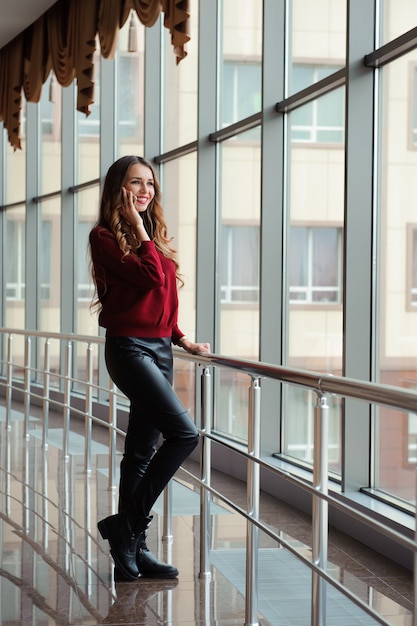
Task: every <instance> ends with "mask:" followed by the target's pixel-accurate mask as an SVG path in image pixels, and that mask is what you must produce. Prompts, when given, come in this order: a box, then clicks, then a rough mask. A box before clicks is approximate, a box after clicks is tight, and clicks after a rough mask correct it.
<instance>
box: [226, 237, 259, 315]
mask: <svg viewBox="0 0 417 626" xmlns="http://www.w3.org/2000/svg"><path fill="white" fill-rule="evenodd" d="M220 285H221V301H222V303H233V304H237V303H240V304H242V303H245V304H246V303H248V302H255V303H256V302H258V297H259V227H258V226H222V232H221V249H220Z"/></svg>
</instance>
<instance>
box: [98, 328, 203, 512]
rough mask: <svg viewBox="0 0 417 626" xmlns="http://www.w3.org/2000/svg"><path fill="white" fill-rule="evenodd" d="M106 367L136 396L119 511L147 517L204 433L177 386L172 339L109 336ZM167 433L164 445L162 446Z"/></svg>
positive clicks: (132, 400) (119, 384)
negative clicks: (196, 423) (176, 388)
mask: <svg viewBox="0 0 417 626" xmlns="http://www.w3.org/2000/svg"><path fill="white" fill-rule="evenodd" d="M105 357H106V365H107V369H108V371H109V374H110V376H111V378H112V380H113V382H114V383H115V384H116V385H117V387H118V388H119V389H120V391H122V392H123V393H124V394H125V395H126V396H127V397H128V398H129V400H130V415H129V424H128V429H127V433H126V440H125V451H124V455H123V459H122V462H121V464H120V486H119V511H124V512H127V513H129V514H130V515H132V514H133V515H138V516H142V517H147V516H148V515H149V512H150V510H151V508H152V506H153V504H154V503H155V501H156V499H157V498H158V496H159V494H160V493H161V492H162V491H163V489H164V487H165V485H166V484H167V483H168V482H169V480H170V479H171V478H172V476H173V475H174V474H175V472H176V471H177V469H178V467H179V466H180V465H181V463H183V461H184V460H185V459H186V458H187V457H188V456H189V454H190V453H191V452H192V451H193V449H194V448H195V447H196V445H197V443H198V431H197V429H196V427H195V425H194V423H193V421H192V419H191V418H190V416H189V415H188V413H187V411H186V410H185V408H184V407H183V405H182V404H181V402H180V400H179V398H178V397H177V395H176V394H175V392H174V390H173V388H172V378H173V359H172V348H171V340H170V339H169V338H162V339H143V338H137V337H108V338H107V339H106V349H105ZM161 434H162V438H163V442H162V445H161V446H160V447H159V448H158V449H157V451H156V452H155V450H156V447H157V444H158V440H159V438H160V435H161Z"/></svg>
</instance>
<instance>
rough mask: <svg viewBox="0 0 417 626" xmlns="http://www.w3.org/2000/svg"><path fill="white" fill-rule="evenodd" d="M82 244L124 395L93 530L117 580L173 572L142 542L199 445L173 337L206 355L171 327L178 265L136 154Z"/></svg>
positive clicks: (148, 174)
mask: <svg viewBox="0 0 417 626" xmlns="http://www.w3.org/2000/svg"><path fill="white" fill-rule="evenodd" d="M90 251H91V258H92V266H93V277H94V282H95V285H96V291H97V298H98V304H99V307H100V312H99V323H100V325H101V326H103V327H104V328H105V329H106V346H105V358H106V365H107V369H108V372H109V375H110V377H111V378H112V380H113V381H114V383H115V384H116V386H117V387H118V388H119V389H120V390H121V391H122V392H123V393H124V394H125V395H126V396H127V397H128V398H129V400H130V414H129V424H128V428H127V433H126V440H125V450H124V455H123V459H122V461H121V464H120V485H119V509H118V511H119V512H118V513H116V514H115V515H111V516H109V517H107V518H105V519H103V520H101V521H100V522H99V523H98V529H99V531H100V534H101V536H102V537H103V539H108V541H109V543H110V548H111V554H112V557H113V560H114V563H115V567H116V570H115V578H116V579H117V580H135V579H137V578H138V576H141V575H142V576H148V577H154V578H174V577H176V576H177V575H178V571H177V569H176V568H175V567H174V566H173V565H168V564H165V563H160V562H159V561H157V560H156V558H155V557H154V556H153V555H152V553H151V552H150V551H149V550H148V548H147V546H146V529H147V528H148V526H149V524H150V522H151V520H152V517H151V516H150V511H151V509H152V506H153V504H154V503H155V501H156V499H157V498H158V496H159V494H160V493H161V492H162V491H163V489H164V487H165V486H166V484H167V483H168V481H169V480H170V479H171V478H172V476H173V475H174V474H175V472H176V471H177V469H178V467H179V466H180V465H181V463H182V462H183V461H184V460H185V459H186V458H187V457H188V456H189V454H190V453H191V452H192V450H193V449H194V448H195V446H196V445H197V443H198V432H197V429H196V427H195V425H194V423H193V421H192V420H191V418H190V416H189V415H188V413H187V411H186V410H185V408H184V407H183V405H182V404H181V402H180V400H179V399H178V397H177V396H176V394H175V392H174V390H173V388H172V380H173V358H172V343H174V344H177V345H180V346H181V347H182V348H184V349H185V350H186V351H187V352H190V353H193V354H200V353H201V354H202V353H208V352H209V351H210V346H209V344H208V343H193V342H192V341H190V340H189V339H187V337H185V335H184V333H183V332H182V331H181V330H180V329H179V327H178V324H177V316H178V293H177V283H178V281H180V282H181V279H180V277H179V273H178V262H177V260H176V255H175V251H174V250H173V249H172V248H171V246H170V240H169V239H168V234H167V226H166V223H165V219H164V214H163V209H162V206H161V192H160V187H159V183H158V181H157V178H156V176H155V172H154V171H153V168H152V166H151V164H150V163H148V162H147V161H145V160H144V159H143V158H141V157H137V156H125V157H122V158H120V159H118V160H117V161H116V162H115V163H113V165H112V166H111V167H110V169H109V170H108V172H107V175H106V179H105V182H104V188H103V194H102V198H101V205H100V216H99V220H98V223H97V225H96V226H95V227H94V228H93V229H92V231H91V233H90ZM161 433H162V437H163V443H162V445H161V446H160V447H159V448H157V443H158V440H159V438H160V434H161ZM155 450H156V451H155Z"/></svg>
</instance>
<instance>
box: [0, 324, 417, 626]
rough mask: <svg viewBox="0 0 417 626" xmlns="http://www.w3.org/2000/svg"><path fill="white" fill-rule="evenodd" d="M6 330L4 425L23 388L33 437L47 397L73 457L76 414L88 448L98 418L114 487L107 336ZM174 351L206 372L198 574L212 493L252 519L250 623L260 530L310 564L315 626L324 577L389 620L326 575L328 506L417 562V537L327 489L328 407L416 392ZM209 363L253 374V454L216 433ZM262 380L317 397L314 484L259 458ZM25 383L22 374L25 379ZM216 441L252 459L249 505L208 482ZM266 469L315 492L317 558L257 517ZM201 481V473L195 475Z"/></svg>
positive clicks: (205, 557) (408, 398) (406, 403)
mask: <svg viewBox="0 0 417 626" xmlns="http://www.w3.org/2000/svg"><path fill="white" fill-rule="evenodd" d="M0 335H3V336H4V337H5V338H6V339H7V343H5V344H3V346H5V345H7V350H5V353H6V358H3V361H2V362H0V364H1V363H2V364H3V369H4V371H5V376H4V377H3V380H4V382H3V381H2V379H1V378H0V386H2V385H3V386H5V388H6V391H5V397H6V428H8V429H10V421H9V417H8V416H9V413H10V411H11V400H12V393H13V391H14V390H17V389H19V391H23V398H24V406H25V411H24V412H25V430H24V432H25V435H26V436H28V420H29V408H30V401H31V398H35V397H36V398H37V399H38V400H39V399H40V398H42V406H43V409H44V412H45V415H44V431H45V429H46V430H47V428H48V412H49V406H50V405H52V404H55V406H57V407H59V408H61V409H62V410H63V415H64V429H63V431H64V434H63V437H64V441H63V448H64V454H65V455H66V456H67V455H68V438H69V430H70V416H71V415H72V414H75V415H77V414H78V415H83V416H84V418H85V420H86V421H85V437H86V444H87V445H86V447H87V448H88V447H89V446H90V445H91V425H92V423H93V422H97V423H100V424H101V425H103V426H106V427H107V428H108V429H109V448H110V455H109V488H114V486H115V462H116V435H117V434H123V433H122V431H121V430H120V429H118V428H117V425H116V412H117V403H118V401H119V400H120V399H121V398H122V395H121V394H120V393H119V392H118V391H117V389H116V388H115V387H114V386H113V384H112V383H111V381H110V383H109V387H108V388H102V387H100V386H99V385H98V384H94V383H93V379H92V378H93V376H92V367H93V366H92V345H93V344H97V345H103V344H104V341H105V340H104V338H103V337H92V336H87V335H77V334H73V333H67V334H65V333H45V332H43V331H28V330H20V329H13V328H0ZM15 335H21V336H24V337H25V346H24V355H20V356H22V357H23V364H22V365H19V367H20V369H21V370H22V371H23V377H22V379H21V382H22V383H23V389H22V387H21V386H20V387H19V385H18V384H17V383H16V381H15V376H14V372H15V363H14V362H13V350H14V342H13V337H14V336H15ZM34 337H38V338H41V339H44V340H45V345H44V359H43V368H44V369H41V370H37V369H36V368H34V367H32V365H31V360H32V356H33V354H34V350H33V346H32V345H31V340H32V338H34ZM53 339H56V340H58V341H59V342H60V351H61V350H62V352H63V355H61V356H62V357H63V358H60V363H62V364H63V369H64V371H63V372H59V373H57V374H55V373H54V376H55V377H56V378H58V379H59V380H60V383H61V391H62V395H63V402H59V401H57V400H52V399H51V398H50V389H51V384H50V352H51V349H50V341H51V340H53ZM75 342H78V343H83V344H86V368H85V370H86V379H87V380H85V381H77V380H76V379H75V378H73V375H72V371H73V367H72V364H73V359H74V353H75V352H76V351H75V350H74V349H73V344H74V343H75ZM174 356H175V357H176V358H178V359H181V360H184V361H188V362H191V363H194V364H196V365H200V366H202V375H201V394H200V395H201V407H200V414H201V415H200V417H201V419H200V421H201V427H200V434H201V438H200V440H201V446H202V448H201V455H200V478H199V479H197V480H198V482H199V484H200V490H201V500H200V502H201V506H200V513H201V515H200V576H201V577H204V578H206V579H209V577H210V562H209V547H210V501H209V496H210V494H211V495H214V496H216V497H217V498H219V499H220V500H222V501H224V502H225V503H226V504H228V505H229V506H230V507H231V508H232V509H234V510H235V511H237V512H239V513H240V514H242V515H243V516H244V517H245V518H246V520H247V541H246V547H247V550H246V554H247V562H246V611H245V618H246V621H245V626H254V625H256V624H257V623H258V622H257V600H258V598H257V557H258V531H259V530H262V531H263V532H265V533H267V534H268V535H269V536H271V537H272V538H273V539H275V540H276V541H277V542H278V543H279V544H280V545H282V546H283V547H285V548H286V549H288V550H289V551H290V552H292V553H293V554H294V555H295V556H297V558H298V559H299V560H301V561H302V562H303V563H305V564H306V565H307V566H308V567H309V568H310V569H311V571H312V607H311V624H312V626H323V625H324V624H325V613H326V589H325V586H324V582H327V583H330V584H331V585H333V586H334V587H335V588H337V589H338V590H339V591H341V592H342V593H343V594H344V595H346V596H347V597H348V598H350V599H351V600H352V601H353V602H355V603H356V604H357V605H358V606H359V607H360V608H362V609H363V610H364V611H365V612H366V613H368V614H369V615H371V616H372V617H373V618H374V619H375V620H376V621H377V622H378V623H380V624H385V625H388V622H386V621H385V619H384V618H382V617H381V616H380V615H379V614H378V613H376V611H375V610H373V609H372V608H370V607H369V606H368V605H366V604H365V603H364V602H362V601H361V600H360V599H359V598H357V597H355V596H354V594H352V593H351V592H350V591H349V590H347V589H345V588H344V587H343V586H342V585H340V583H338V582H337V581H335V580H334V579H332V578H331V577H330V576H329V575H328V574H327V572H326V565H327V543H328V535H327V533H328V530H327V526H328V505H329V503H331V504H332V506H335V507H337V508H339V509H340V510H342V511H343V512H344V513H345V514H346V515H349V516H352V517H353V518H355V519H359V520H360V521H361V522H364V523H365V524H368V525H369V526H372V527H373V528H374V529H375V530H377V531H378V532H381V533H382V534H384V535H385V536H389V537H390V538H391V539H392V540H394V541H397V542H398V543H399V544H400V545H402V546H403V547H406V548H407V549H409V550H411V551H412V552H413V553H414V563H415V564H416V562H417V561H416V558H417V557H416V555H417V541H416V537H415V538H414V540H411V539H408V538H407V537H405V536H403V535H401V534H400V533H398V532H396V531H394V530H393V529H391V528H389V527H388V526H386V525H384V524H383V523H381V522H378V521H376V520H374V519H372V518H371V517H369V516H367V515H366V514H364V513H362V512H360V511H357V510H355V509H354V508H352V507H349V506H348V505H346V504H345V503H344V502H342V501H340V500H337V499H336V498H334V497H332V496H330V495H329V494H328V484H327V482H328V459H327V430H328V424H327V420H328V415H327V414H328V406H327V401H326V394H332V395H338V396H343V397H349V398H355V399H359V400H364V401H367V402H369V403H374V404H379V405H386V406H390V407H395V408H397V409H401V410H406V411H411V412H415V411H416V409H417V402H416V400H417V393H416V392H414V391H410V390H403V389H398V388H396V387H392V386H388V385H381V384H377V383H366V382H362V381H358V380H354V379H348V378H344V377H337V376H332V375H326V374H324V375H323V374H317V373H314V372H309V371H303V370H298V369H294V368H287V367H282V366H275V365H272V364H266V363H259V362H254V361H249V360H245V359H234V358H231V357H222V356H218V355H215V354H209V355H189V354H188V353H185V352H184V351H183V350H179V349H176V348H175V349H174ZM210 367H215V368H226V369H232V370H234V371H237V372H242V373H245V374H247V375H248V376H249V377H250V378H251V385H250V388H249V392H248V393H249V396H248V406H249V412H248V447H247V452H245V451H242V449H241V447H240V446H234V445H233V443H231V442H230V441H225V440H224V439H222V438H221V437H219V436H217V435H216V434H215V433H212V432H211V424H212V421H213V406H212V388H211V376H210V369H209V368H210ZM35 372H36V373H37V374H42V379H43V390H42V395H41V394H39V393H35V388H32V387H34V386H33V384H32V374H33V373H35ZM260 378H270V379H274V380H278V381H280V382H282V383H288V384H292V385H298V386H301V387H305V388H308V389H311V390H312V391H313V392H315V394H316V399H317V402H316V406H315V419H314V428H315V433H314V463H313V481H312V485H309V484H307V483H306V482H305V481H301V480H299V479H297V477H296V476H293V475H290V474H289V473H288V472H284V471H283V470H280V469H279V468H276V467H273V466H272V465H270V464H268V463H266V462H265V461H264V460H262V459H261V458H260V435H259V432H260V431H259V429H260V408H259V407H260V395H261V388H260V385H259V379H260ZM19 380H20V379H19ZM77 382H83V384H84V385H85V387H86V393H85V411H78V410H77V409H75V408H74V407H73V406H71V394H72V386H73V384H74V383H77ZM93 388H94V389H95V390H96V391H97V393H98V392H99V391H103V390H105V391H106V393H107V394H108V397H109V406H108V410H109V417H108V422H104V421H103V420H100V419H99V418H97V417H95V416H93V415H92V398H93V393H92V390H93ZM46 441H47V437H46V434H45V432H44V433H43V443H44V444H45V446H46V445H47V444H46ZM212 441H215V442H216V443H217V444H220V445H222V446H226V447H228V448H231V449H233V450H234V451H235V452H238V453H239V454H241V455H242V456H244V457H246V459H247V481H248V492H247V493H248V497H247V510H246V511H245V510H243V509H240V508H239V507H237V506H236V505H235V504H234V503H233V502H232V501H230V500H229V499H227V498H225V497H224V496H223V495H222V494H220V493H218V492H216V491H215V490H214V489H213V488H212V487H211V484H210V470H211V446H210V443H211V442H212ZM90 452H91V451H90V450H88V449H86V452H85V471H86V472H87V473H88V472H90V471H91V462H90V458H91V457H90ZM261 467H263V468H264V469H267V470H269V471H272V472H274V473H275V474H277V475H279V476H280V477H281V478H284V479H285V480H288V481H290V482H291V483H292V484H294V485H296V486H298V487H300V488H301V489H303V490H305V491H307V492H309V493H310V494H311V495H312V498H313V515H312V528H313V534H312V560H311V561H309V560H308V559H307V558H306V557H303V556H302V555H301V554H299V553H298V552H297V551H296V550H295V549H294V548H293V547H292V546H291V545H289V544H288V543H287V542H286V541H285V540H284V539H282V537H280V536H278V535H277V534H275V533H273V532H272V531H271V530H270V529H268V528H267V527H266V526H265V525H263V524H262V522H261V521H260V520H259V493H260V471H259V470H260V468H261ZM194 478H195V477H194ZM164 502H165V510H164V525H165V535H166V537H167V538H168V537H169V536H170V528H171V521H170V516H171V514H172V511H171V505H170V498H169V497H167V498H166V499H165V501H164ZM416 594H417V587H416V578H415V583H414V596H415V597H416ZM413 624H414V626H417V618H416V602H414V612H413Z"/></svg>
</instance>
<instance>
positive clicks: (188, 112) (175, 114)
mask: <svg viewBox="0 0 417 626" xmlns="http://www.w3.org/2000/svg"><path fill="white" fill-rule="evenodd" d="M190 9H191V11H190V41H188V42H187V43H186V44H185V49H186V52H187V56H186V57H185V58H184V59H182V60H181V61H180V62H179V63H177V60H176V56H175V54H174V51H173V49H172V42H171V38H170V35H169V32H168V31H167V30H166V29H165V30H164V74H163V76H164V89H163V94H162V97H163V107H162V116H163V124H162V135H163V137H162V142H163V152H167V151H169V150H173V149H175V148H177V147H178V146H182V145H185V144H187V143H191V142H192V141H196V139H197V102H198V98H197V85H198V40H199V37H198V20H199V2H198V1H197V0H191V1H190Z"/></svg>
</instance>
